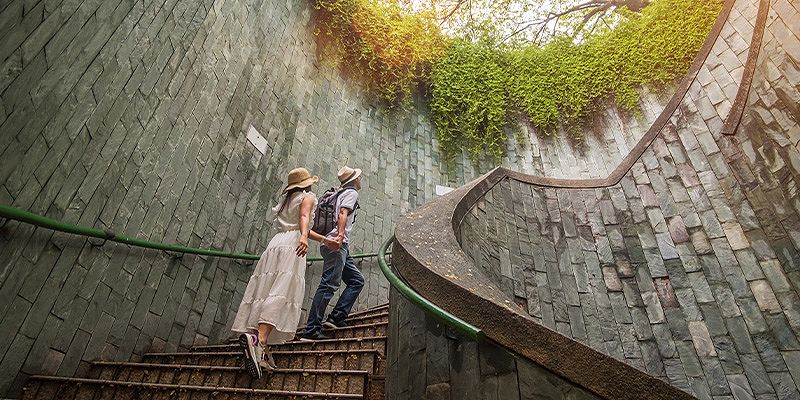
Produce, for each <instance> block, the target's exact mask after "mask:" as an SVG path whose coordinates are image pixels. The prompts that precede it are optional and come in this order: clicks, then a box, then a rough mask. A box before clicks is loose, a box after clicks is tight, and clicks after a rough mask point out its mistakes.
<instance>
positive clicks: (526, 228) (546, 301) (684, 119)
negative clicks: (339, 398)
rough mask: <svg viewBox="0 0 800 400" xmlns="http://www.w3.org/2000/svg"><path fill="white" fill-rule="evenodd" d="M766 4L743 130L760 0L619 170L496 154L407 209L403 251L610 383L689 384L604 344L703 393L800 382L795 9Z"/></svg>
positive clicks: (551, 359)
mask: <svg viewBox="0 0 800 400" xmlns="http://www.w3.org/2000/svg"><path fill="white" fill-rule="evenodd" d="M762 4H764V5H766V6H770V8H769V9H766V8H765V11H767V12H768V14H766V15H765V16H766V18H765V20H766V30H765V32H764V39H763V44H762V47H761V56H760V58H759V59H758V61H757V63H756V64H755V65H756V68H755V75H754V77H753V82H754V83H753V87H752V90H751V91H750V97H749V99H748V101H747V103H746V108H745V113H744V117H743V120H742V124H741V125H740V126H739V129H738V131H737V132H736V135H735V136H724V135H722V134H721V133H720V130H721V129H722V126H723V122H724V120H725V118H726V117H727V116H728V112H729V110H730V108H731V105H732V104H733V101H734V98H735V96H736V93H737V91H738V82H739V80H740V79H741V77H742V73H743V70H744V68H743V64H744V62H743V61H744V57H746V55H747V42H748V41H749V39H750V37H752V33H753V25H752V24H753V23H755V21H756V20H757V19H756V12H757V10H758V4H755V3H753V2H749V1H738V2H736V4H735V6H734V8H733V10H732V11H731V14H730V16H729V17H728V20H727V23H726V24H725V26H724V27H723V29H722V32H721V34H720V37H719V39H717V41H716V43H715V44H714V47H713V48H712V51H711V53H710V55H709V57H708V58H707V59H706V61H705V63H704V66H703V67H702V68H701V69H700V72H699V73H698V75H697V77H696V78H695V79H694V80H693V82H692V83H691V86H690V89H689V91H688V95H687V96H686V97H684V98H683V100H682V102H681V104H680V105H679V107H678V108H677V110H676V111H675V112H674V113H673V114H671V115H669V120H668V121H667V123H666V124H665V126H664V127H663V129H660V132H658V135H656V136H655V137H654V139H653V141H652V143H650V142H649V141H645V142H644V144H640V146H644V147H642V149H643V150H644V151H643V154H642V155H641V157H637V159H635V162H634V163H632V166H630V167H626V169H625V170H624V171H622V172H623V173H622V174H620V175H619V178H614V174H611V175H610V177H609V178H608V179H595V180H588V181H581V180H563V181H559V180H553V179H547V177H539V176H536V177H534V176H528V175H523V174H519V173H515V172H511V171H507V170H502V169H499V170H497V171H494V172H492V173H490V174H487V175H485V176H483V177H481V178H479V179H477V180H476V181H474V182H472V183H470V184H468V185H467V186H465V187H464V188H462V189H460V190H459V191H457V192H455V193H453V194H452V195H451V196H448V197H447V198H446V199H441V200H436V201H434V202H432V203H430V204H427V205H425V206H424V207H422V208H420V209H419V210H417V211H415V212H413V213H411V214H410V215H409V216H408V217H406V218H404V219H403V220H401V221H400V223H399V226H398V230H397V232H396V235H397V238H398V242H397V245H396V246H395V249H396V250H395V259H396V261H395V267H396V268H397V269H398V270H399V271H400V272H401V273H402V274H403V276H404V277H406V279H407V280H408V281H409V282H410V283H411V284H412V285H413V286H414V287H415V288H416V289H417V290H418V291H420V293H422V294H423V295H424V296H425V297H426V298H428V299H430V300H431V301H434V302H435V303H436V304H437V305H439V306H441V307H443V308H445V309H446V310H448V311H451V312H453V313H454V314H455V315H456V316H458V317H461V318H462V319H464V320H466V321H467V322H470V323H472V324H473V325H475V326H476V327H478V328H480V329H483V330H484V331H485V332H486V333H487V335H488V336H489V337H490V338H492V339H494V340H496V341H498V342H500V343H501V344H502V345H503V346H505V347H507V348H510V349H513V350H514V351H516V352H517V353H518V354H524V355H525V356H527V357H529V358H530V359H532V360H535V361H537V362H540V363H542V365H544V366H545V367H547V368H549V369H551V370H553V371H556V372H557V373H559V374H561V375H562V376H565V377H567V378H568V379H570V380H572V381H574V382H576V383H579V384H580V385H582V386H583V387H586V388H589V389H590V390H592V391H594V392H595V393H598V394H602V395H603V396H606V397H630V398H641V397H644V396H646V397H662V396H664V398H670V397H672V396H679V394H677V393H675V394H671V395H668V394H666V393H665V392H661V391H657V390H655V389H654V388H653V387H649V388H648V386H644V387H638V388H637V387H636V384H635V383H634V379H632V378H631V377H632V376H636V374H632V373H631V372H627V373H623V372H621V371H624V370H625V368H623V367H621V366H618V365H615V364H614V363H608V365H607V366H606V365H604V364H603V363H604V361H601V360H604V358H603V356H601V355H607V356H611V357H613V358H615V359H617V360H620V361H623V362H624V363H625V364H627V365H628V366H632V367H634V368H636V369H637V370H639V371H641V372H644V373H646V374H647V376H651V377H658V378H659V379H661V380H662V381H664V382H668V383H669V384H670V385H671V387H672V388H679V389H681V390H682V391H685V392H688V393H691V394H693V395H694V396H696V397H698V398H725V397H726V396H732V397H733V398H779V399H783V398H795V397H798V396H800V393H798V383H799V382H800V370H799V369H798V365H800V362H798V361H800V360H799V359H798V357H800V352H798V350H800V347H798V343H800V342H798V338H800V318H798V317H800V297H798V294H799V293H800V275H798V273H800V269H799V268H800V240H798V232H800V224H798V222H800V200H799V199H798V194H797V190H796V186H797V181H796V180H797V177H798V174H800V163H798V162H797V161H798V160H800V148H798V145H799V144H800V142H799V141H798V138H797V135H798V133H797V132H798V126H799V125H798V121H800V115H798V112H797V106H796V104H797V103H798V100H800V85H799V84H798V83H800V82H798V80H797V72H798V71H800V58H799V57H797V51H798V43H800V42H798V37H800V28H798V27H800V14H799V13H798V6H797V5H796V4H793V3H791V2H788V1H774V2H772V4H771V5H770V4H769V2H762ZM742 42H744V45H742ZM733 58H737V59H738V60H739V61H738V62H737V63H733V62H731V63H729V62H725V61H724V60H726V59H731V60H732V59H733ZM704 71H705V72H704ZM728 79H733V83H734V85H733V86H732V87H731V85H730V82H729V84H725V83H724V82H726V81H727V80H728ZM628 168H629V170H628ZM617 179H619V180H618V181H617ZM423 221H424V222H423ZM450 227H452V229H453V230H454V232H453V235H452V236H451V234H450V233H448V232H442V230H446V229H449V228H450ZM434 232H442V233H434ZM456 241H457V242H456ZM455 246H458V247H455ZM398 247H399V248H398ZM454 247H455V248H454ZM425 248H436V249H437V251H436V254H426V250H424V249H425ZM419 249H423V250H419ZM465 255H466V256H468V258H465V257H464V256H465ZM542 327H546V328H542ZM525 330H528V332H529V335H531V336H535V337H530V336H526V335H524V334H522V333H520V332H519V331H525ZM565 338H569V339H571V340H565ZM579 344H580V345H579ZM592 351H594V353H593V352H592ZM587 358H592V359H593V362H594V363H595V364H596V365H595V364H593V365H595V366H594V367H590V366H589V364H591V363H590V362H588V361H587V360H586V359H587ZM605 363H607V361H606V362H605ZM574 364H580V367H576V366H575V365H574ZM598 370H600V371H598ZM617 374H620V375H619V379H617V378H615V377H618V375H617ZM598 375H600V376H598ZM601 376H602V377H601ZM625 376H627V378H626V377H625ZM636 379H641V378H636ZM609 381H610V382H609ZM624 385H629V386H628V387H626V388H624V390H620V389H621V386H624ZM663 390H668V388H663ZM670 390H671V389H670Z"/></svg>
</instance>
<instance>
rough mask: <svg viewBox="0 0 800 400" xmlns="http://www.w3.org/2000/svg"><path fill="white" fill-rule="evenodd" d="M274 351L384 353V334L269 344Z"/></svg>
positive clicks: (227, 347)
mask: <svg viewBox="0 0 800 400" xmlns="http://www.w3.org/2000/svg"><path fill="white" fill-rule="evenodd" d="M270 348H271V349H274V350H275V351H294V350H345V349H375V350H378V352H380V354H382V355H385V354H386V336H383V335H381V336H365V337H357V338H338V339H326V340H316V341H312V342H305V341H300V340H293V341H291V342H286V343H284V344H279V345H274V346H270ZM190 351H195V352H204V351H239V345H237V344H212V345H204V346H194V347H192V348H191V349H190Z"/></svg>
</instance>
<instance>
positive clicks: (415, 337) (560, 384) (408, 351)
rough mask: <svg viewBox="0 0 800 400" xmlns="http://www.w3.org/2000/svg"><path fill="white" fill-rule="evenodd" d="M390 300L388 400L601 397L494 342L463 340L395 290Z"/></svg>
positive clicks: (387, 373)
mask: <svg viewBox="0 0 800 400" xmlns="http://www.w3.org/2000/svg"><path fill="white" fill-rule="evenodd" d="M389 299H390V302H389V315H390V318H389V333H388V337H389V339H388V348H389V354H388V359H387V372H386V375H387V377H388V378H387V379H386V384H387V387H386V398H389V399H398V400H400V399H426V400H451V399H452V400H468V399H487V400H488V399H495V400H515V399H521V400H527V399H574V400H590V399H597V398H598V397H596V396H594V395H593V394H591V393H589V392H587V391H585V390H584V389H582V388H580V387H578V386H576V385H574V384H573V383H571V382H569V381H567V380H564V379H563V378H561V377H559V376H557V375H555V374H554V373H553V372H550V371H548V370H547V369H545V368H542V367H541V366H539V365H537V364H536V363H534V362H532V361H530V360H528V359H526V358H524V357H519V356H517V355H514V354H513V353H511V352H509V351H508V350H506V349H504V348H502V347H500V346H498V345H496V344H494V343H492V342H490V341H480V342H476V341H474V340H470V339H467V338H464V337H462V336H460V335H459V334H458V333H457V332H455V331H454V330H452V328H449V327H448V326H447V325H446V324H444V323H442V322H441V321H439V320H437V319H436V318H435V317H433V316H431V315H429V314H427V313H425V312H424V311H422V309H420V308H418V307H417V306H416V305H414V304H413V303H411V302H409V301H408V300H406V299H405V298H404V297H403V296H402V295H400V294H399V293H398V292H397V291H396V290H395V289H391V290H390V294H389Z"/></svg>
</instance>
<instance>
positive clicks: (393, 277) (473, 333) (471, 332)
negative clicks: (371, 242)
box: [378, 236, 484, 340]
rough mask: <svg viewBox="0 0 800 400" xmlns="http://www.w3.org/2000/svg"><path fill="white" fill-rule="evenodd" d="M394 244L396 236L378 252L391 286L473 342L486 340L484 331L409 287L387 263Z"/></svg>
mask: <svg viewBox="0 0 800 400" xmlns="http://www.w3.org/2000/svg"><path fill="white" fill-rule="evenodd" d="M393 242H394V236H391V237H390V238H389V239H386V241H385V242H383V244H382V245H381V247H380V249H379V250H378V265H379V266H380V267H381V271H383V275H384V276H385V277H386V279H387V280H389V284H391V285H392V287H394V288H395V289H397V291H398V292H400V294H402V295H403V297H405V298H406V299H408V300H409V301H410V302H412V303H414V304H416V305H417V306H418V307H420V308H421V309H422V310H423V311H425V312H426V313H428V314H430V315H432V316H434V317H436V318H438V319H440V320H441V321H443V322H444V323H445V324H447V325H448V326H450V327H451V328H454V329H455V330H457V331H459V332H461V333H463V334H464V335H466V336H467V337H468V338H470V339H473V340H482V339H483V338H484V334H483V331H481V330H480V329H478V328H476V327H474V326H472V325H470V324H469V323H467V322H464V321H463V320H462V319H460V318H458V317H456V316H455V315H453V314H450V313H449V312H447V311H445V310H443V309H442V308H440V307H438V306H437V305H435V304H433V303H431V302H430V301H428V299H426V298H424V297H422V295H420V294H419V293H417V292H416V291H415V290H414V289H412V288H411V287H410V286H408V285H407V284H406V283H405V282H404V281H403V279H402V278H401V277H400V276H398V275H397V274H396V273H395V272H394V271H392V268H391V267H390V266H389V264H388V263H387V262H386V255H387V254H390V253H389V252H388V251H387V250H388V249H389V246H391V244H392V243H393Z"/></svg>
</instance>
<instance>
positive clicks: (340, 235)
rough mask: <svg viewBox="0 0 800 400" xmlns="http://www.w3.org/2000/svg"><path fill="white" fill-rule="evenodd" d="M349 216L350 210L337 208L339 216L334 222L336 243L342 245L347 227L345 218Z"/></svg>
mask: <svg viewBox="0 0 800 400" xmlns="http://www.w3.org/2000/svg"><path fill="white" fill-rule="evenodd" d="M349 215H350V209H349V208H346V207H340V208H339V216H338V218H337V220H336V233H337V234H336V239H334V240H336V242H338V243H339V244H342V242H344V231H345V227H346V226H347V217H348V216H349Z"/></svg>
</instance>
